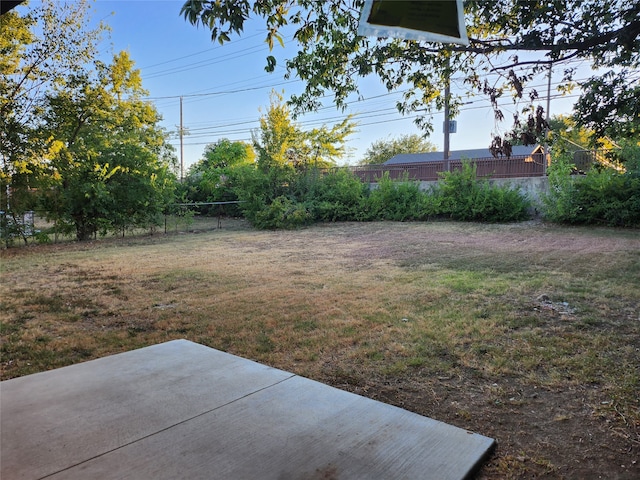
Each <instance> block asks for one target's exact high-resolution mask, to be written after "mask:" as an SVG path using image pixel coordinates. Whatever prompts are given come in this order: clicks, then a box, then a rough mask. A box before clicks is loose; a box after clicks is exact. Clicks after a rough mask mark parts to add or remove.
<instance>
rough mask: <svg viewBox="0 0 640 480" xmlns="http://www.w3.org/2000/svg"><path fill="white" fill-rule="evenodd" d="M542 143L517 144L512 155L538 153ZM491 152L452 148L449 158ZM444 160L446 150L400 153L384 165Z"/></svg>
mask: <svg viewBox="0 0 640 480" xmlns="http://www.w3.org/2000/svg"><path fill="white" fill-rule="evenodd" d="M539 149H540V145H529V146H515V147H513V149H512V153H511V156H512V157H519V156H526V155H531V154H533V153H537V151H538V150H539ZM491 157H493V155H491V152H490V151H489V149H488V148H473V149H468V150H452V151H451V152H449V160H462V159H464V158H468V159H474V158H491ZM442 160H444V152H426V153H400V154H398V155H395V156H393V157H391V158H390V159H389V160H387V161H386V162H384V164H383V165H395V164H404V163H425V162H441V161H442Z"/></svg>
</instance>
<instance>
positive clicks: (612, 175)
mask: <svg viewBox="0 0 640 480" xmlns="http://www.w3.org/2000/svg"><path fill="white" fill-rule="evenodd" d="M623 155H629V156H628V160H627V162H626V167H627V169H626V172H624V173H620V172H618V171H616V170H614V169H611V168H604V167H603V168H592V169H591V170H589V171H588V172H587V174H586V175H585V176H572V175H571V170H572V165H571V164H570V163H569V161H568V159H567V156H566V155H564V154H562V153H560V154H559V155H557V157H555V158H554V162H553V163H552V165H551V167H550V169H549V194H548V195H545V196H544V197H543V205H544V211H543V213H544V216H545V218H546V219H548V220H550V221H553V222H558V223H571V224H595V225H607V226H615V227H638V226H640V168H638V162H637V157H638V155H637V150H634V149H630V150H628V151H624V152H623Z"/></svg>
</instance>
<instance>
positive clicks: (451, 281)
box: [0, 221, 640, 478]
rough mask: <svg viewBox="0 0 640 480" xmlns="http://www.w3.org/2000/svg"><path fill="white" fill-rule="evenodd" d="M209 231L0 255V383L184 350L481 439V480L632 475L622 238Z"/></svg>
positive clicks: (467, 231) (630, 324) (631, 246)
mask: <svg viewBox="0 0 640 480" xmlns="http://www.w3.org/2000/svg"><path fill="white" fill-rule="evenodd" d="M224 227H225V228H223V229H222V230H215V231H209V232H204V233H199V234H183V235H169V236H155V237H144V238H142V237H141V238H135V239H131V238H130V239H124V240H108V241H100V242H95V243H92V244H67V245H48V246H38V247H31V248H25V249H15V250H9V251H4V252H2V259H1V260H2V277H3V281H2V285H0V296H1V298H2V300H1V304H0V308H1V311H2V324H1V332H2V338H1V341H2V375H3V378H4V379H7V378H11V377H15V376H19V375H25V374H29V373H34V372H38V371H43V370H47V369H50V368H56V367H60V366H62V365H68V364H71V363H75V362H79V361H84V360H87V359H91V358H96V357H100V356H103V355H108V354H112V353H116V352H121V351H125V350H130V349H133V348H138V347H141V346H145V345H149V344H154V343H159V342H163V341H166V340H170V339H175V338H187V339H190V340H193V341H196V342H199V343H203V344H205V345H209V346H212V347H214V348H218V349H221V350H225V351H228V352H230V353H234V354H237V355H241V356H244V357H247V358H251V359H254V360H257V361H260V362H263V363H266V364H269V365H272V366H274V367H278V368H282V369H286V370H289V371H292V372H295V373H298V374H300V375H304V376H307V377H311V378H314V379H317V380H319V381H323V382H326V383H329V384H332V385H334V386H337V387H339V388H343V389H347V390H350V391H354V392H356V393H359V394H363V395H367V396H369V397H372V398H376V399H379V400H382V401H385V402H388V403H392V404H395V405H398V406H401V407H404V408H408V409H410V410H413V411H416V412H418V413H421V414H424V415H428V416H430V417H433V418H437V419H440V420H443V421H446V422H449V423H453V424H456V425H459V426H461V427H463V428H469V429H472V430H476V431H478V432H480V433H483V434H485V435H488V436H492V437H494V438H496V439H497V441H498V445H499V446H498V449H497V451H496V454H495V455H494V457H493V458H492V460H491V461H490V462H489V463H488V464H487V465H486V466H485V467H484V468H483V470H482V471H481V473H480V477H481V478H519V477H521V478H528V477H531V476H535V475H546V476H548V477H552V478H565V477H568V478H587V477H592V476H594V475H597V474H600V473H602V472H606V473H607V474H609V473H611V477H612V478H635V475H636V474H638V469H639V468H640V466H639V465H637V463H633V462H634V459H637V452H638V449H640V437H639V434H638V432H639V429H640V426H639V422H640V412H639V408H640V405H639V403H638V392H639V390H640V383H639V377H640V372H639V371H638V368H639V365H640V235H639V234H638V232H637V231H619V230H608V229H583V228H560V227H554V226H549V225H545V224H541V223H536V222H530V223H524V224H515V225H475V224H460V223H369V224H351V223H347V224H330V225H320V226H315V227H312V228H309V229H305V230H300V231H278V232H257V231H252V230H251V229H249V228H248V227H247V226H246V224H244V223H242V222H240V221H238V222H231V221H225V224H224ZM623 465H624V466H623Z"/></svg>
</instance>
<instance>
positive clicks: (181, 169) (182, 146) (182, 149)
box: [180, 96, 184, 182]
mask: <svg viewBox="0 0 640 480" xmlns="http://www.w3.org/2000/svg"><path fill="white" fill-rule="evenodd" d="M183 132H184V129H183V125H182V96H180V181H181V182H182V181H183V180H184V143H183V141H182V137H183Z"/></svg>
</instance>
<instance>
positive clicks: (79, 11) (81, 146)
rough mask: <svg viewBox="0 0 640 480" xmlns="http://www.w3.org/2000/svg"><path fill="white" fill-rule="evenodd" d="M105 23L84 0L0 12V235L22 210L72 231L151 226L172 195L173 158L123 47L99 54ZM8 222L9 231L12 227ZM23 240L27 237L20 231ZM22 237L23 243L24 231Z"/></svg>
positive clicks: (84, 234)
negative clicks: (105, 57) (104, 57)
mask: <svg viewBox="0 0 640 480" xmlns="http://www.w3.org/2000/svg"><path fill="white" fill-rule="evenodd" d="M104 30H105V27H103V26H102V25H99V26H98V27H96V28H93V27H91V26H90V9H89V4H88V2H87V1H85V0H80V1H77V2H73V3H69V4H67V3H60V2H57V1H54V0H45V1H43V2H42V4H40V5H38V6H36V7H34V8H32V9H30V10H29V11H28V12H27V13H26V14H25V15H24V16H20V15H19V14H18V13H17V12H15V11H11V12H9V13H7V14H5V15H2V16H1V17H0V51H1V52H2V56H1V57H0V158H1V160H2V168H1V170H0V197H1V201H0V203H1V204H0V210H2V212H1V220H2V224H1V225H0V234H2V236H3V237H4V238H5V240H6V241H7V243H9V242H10V241H11V238H12V237H13V236H15V235H16V233H18V234H19V233H21V232H16V231H14V230H19V228H18V227H16V226H19V225H20V222H19V217H20V216H21V215H22V214H23V213H24V212H25V211H27V210H33V209H36V208H37V209H38V210H39V213H40V214H42V215H43V216H46V217H47V218H49V219H51V220H53V221H54V222H55V225H56V228H60V229H61V230H63V231H65V232H66V231H68V232H72V231H75V233H76V237H77V238H78V239H79V240H86V239H88V238H91V237H92V236H93V235H94V234H96V233H98V232H101V233H104V232H106V231H120V230H124V229H126V228H129V227H134V226H138V227H140V226H144V227H149V226H152V225H154V224H157V223H158V218H157V216H158V214H159V213H160V212H161V211H162V210H163V208H164V207H165V205H166V204H167V203H168V202H169V201H170V200H171V196H172V194H173V185H174V177H173V176H172V174H171V171H170V167H171V161H172V158H173V157H174V156H173V154H172V152H171V147H170V146H169V145H168V144H167V143H166V141H165V139H166V132H164V130H163V129H161V128H160V127H159V126H158V122H159V121H160V115H159V114H158V112H157V111H156V109H155V107H154V106H153V105H152V104H150V103H149V102H148V101H145V100H144V99H143V96H144V95H146V91H145V90H144V89H143V88H142V80H141V76H140V72H139V70H137V69H135V68H134V62H133V60H132V59H131V58H130V57H129V55H128V54H127V53H125V52H121V53H119V54H116V55H115V56H114V57H113V61H112V62H111V63H110V64H106V63H104V62H101V61H99V60H96V54H97V51H98V50H97V46H98V42H99V41H100V39H101V36H102V33H103V32H104ZM9 227H10V228H9ZM23 237H24V235H23ZM24 238H25V241H26V237H24Z"/></svg>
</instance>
